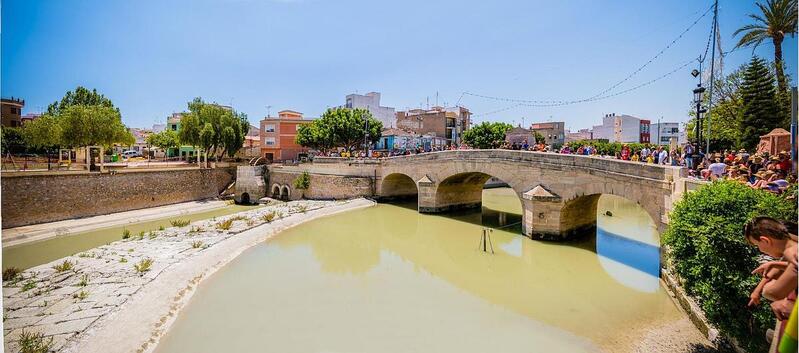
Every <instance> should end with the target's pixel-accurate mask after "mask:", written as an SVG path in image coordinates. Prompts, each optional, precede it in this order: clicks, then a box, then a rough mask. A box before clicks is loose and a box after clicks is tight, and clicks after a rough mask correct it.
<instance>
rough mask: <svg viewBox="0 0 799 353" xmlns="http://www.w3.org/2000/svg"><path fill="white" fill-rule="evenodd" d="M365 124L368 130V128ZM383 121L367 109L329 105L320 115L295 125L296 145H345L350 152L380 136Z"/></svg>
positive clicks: (328, 146)
mask: <svg viewBox="0 0 799 353" xmlns="http://www.w3.org/2000/svg"><path fill="white" fill-rule="evenodd" d="M367 125H368V129H367ZM382 131H383V123H382V122H381V121H380V120H377V119H375V118H374V117H372V113H370V112H369V111H368V110H366V109H360V108H356V109H350V108H331V109H328V110H327V111H326V112H325V113H324V114H322V117H320V118H319V119H316V120H313V121H312V122H311V123H310V124H305V125H301V126H299V127H298V128H297V137H296V138H295V140H296V142H297V144H299V145H300V146H303V147H310V148H314V149H318V150H327V149H330V148H334V147H344V148H346V149H347V150H349V151H351V150H354V149H357V148H358V146H360V145H361V144H363V142H364V139H366V136H367V133H368V142H369V143H370V144H371V143H375V142H377V141H378V140H379V139H380V136H381V134H382Z"/></svg>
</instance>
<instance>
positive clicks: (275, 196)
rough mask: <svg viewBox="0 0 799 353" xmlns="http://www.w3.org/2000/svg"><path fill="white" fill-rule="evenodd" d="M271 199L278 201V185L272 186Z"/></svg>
mask: <svg viewBox="0 0 799 353" xmlns="http://www.w3.org/2000/svg"><path fill="white" fill-rule="evenodd" d="M272 198H273V199H280V185H278V184H272Z"/></svg>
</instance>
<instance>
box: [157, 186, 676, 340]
mask: <svg viewBox="0 0 799 353" xmlns="http://www.w3.org/2000/svg"><path fill="white" fill-rule="evenodd" d="M484 195H486V197H484V198H483V204H482V206H483V208H484V209H483V212H480V211H477V212H468V211H460V212H457V213H449V214H444V215H426V214H420V213H418V212H416V210H415V207H414V205H415V203H411V204H402V205H403V207H398V205H399V204H390V205H386V204H381V205H378V206H376V207H371V208H367V209H363V210H358V211H353V212H350V213H345V214H340V215H335V216H332V217H326V218H322V219H318V220H315V221H313V222H309V223H306V224H303V225H300V226H297V227H295V228H291V229H288V230H286V231H284V232H283V233H281V234H280V235H279V236H277V237H275V238H273V239H271V240H269V241H268V242H266V243H264V244H262V245H258V246H256V247H254V248H252V249H251V250H248V251H247V252H245V253H244V254H242V255H241V256H240V257H239V258H237V259H236V260H234V261H233V262H232V263H231V264H229V265H227V266H226V267H225V268H223V269H222V270H220V272H219V273H218V274H216V275H214V276H212V277H211V278H209V279H208V280H207V281H206V282H204V283H203V284H202V285H201V286H200V288H199V289H198V291H197V292H196V293H195V295H194V296H193V297H192V300H191V302H190V303H189V306H188V307H187V308H186V309H185V311H182V312H181V313H180V315H179V317H178V319H177V321H176V322H175V324H174V326H173V327H172V328H171V329H170V331H169V332H168V333H167V335H166V337H165V338H164V339H163V341H162V342H161V344H159V347H158V349H157V351H158V352H175V351H186V352H189V351H190V352H220V351H227V352H247V351H252V350H253V347H259V349H262V351H273V352H319V351H328V352H408V351H419V352H451V351H457V352H475V353H476V352H489V351H497V350H498V349H499V350H500V351H502V352H530V351H538V352H598V351H606V352H616V351H630V350H632V349H631V347H629V346H630V345H634V344H635V342H637V341H638V340H639V339H640V338H641V337H643V335H644V334H645V333H644V332H643V331H641V330H642V329H643V328H648V327H654V326H657V325H660V324H664V323H667V322H673V321H674V320H678V319H680V318H682V317H683V316H682V314H680V312H679V310H677V308H676V307H675V306H674V304H673V303H672V301H671V299H670V298H669V297H668V295H666V294H665V292H664V291H663V290H658V289H657V287H654V289H653V290H648V289H649V288H646V286H645V285H642V284H641V283H638V282H637V281H638V280H639V279H638V278H635V276H636V274H638V275H640V276H644V277H645V278H651V279H654V280H655V281H656V280H657V277H656V276H651V275H650V274H647V273H646V272H645V271H640V270H639V269H637V268H636V267H641V268H645V266H638V265H635V266H628V265H626V263H633V264H634V263H636V262H635V261H632V260H630V259H629V258H627V257H625V256H623V255H624V254H626V252H627V250H624V249H627V248H626V245H625V246H620V244H626V243H625V239H619V238H617V239H614V240H613V241H614V242H611V243H606V242H605V240H604V239H605V238H604V237H602V236H599V237H594V236H584V237H581V240H580V241H571V242H547V241H534V240H531V239H529V238H526V237H522V236H521V235H520V233H521V229H519V228H514V227H508V228H505V229H501V230H496V231H494V233H493V235H492V238H493V241H494V248H495V250H496V254H495V255H489V254H485V253H483V252H481V251H479V250H478V249H477V247H478V240H479V238H480V230H481V228H482V227H497V226H500V225H501V224H505V225H511V224H513V223H514V222H517V221H518V219H519V218H520V216H519V209H520V206H519V202H520V201H519V198H518V196H517V194H516V193H514V192H513V191H511V190H509V189H494V190H486V191H485V192H484ZM603 199H604V198H603ZM604 200H611V201H613V199H604ZM625 205H627V206H629V205H628V204H625V203H617V204H616V206H614V205H613V204H610V206H608V205H606V204H605V203H603V202H600V206H601V207H619V209H618V210H617V211H615V212H614V216H613V217H609V218H608V219H605V220H602V221H600V227H602V226H603V225H607V227H606V228H603V229H608V230H610V231H612V232H615V233H617V234H623V235H625V236H629V238H627V239H632V240H633V241H634V242H630V244H634V245H639V244H640V243H645V244H648V245H652V246H654V245H653V244H657V242H656V234H648V235H646V236H645V235H644V234H647V233H648V231H642V230H641V229H637V230H636V231H635V232H633V233H630V234H628V233H624V231H625V230H626V229H634V228H636V227H637V225H633V224H646V223H645V222H644V221H647V220H639V219H637V218H635V217H633V218H629V217H627V218H625V217H624V215H623V212H624V211H623V209H624V207H627V206H625ZM632 206H635V205H634V204H632ZM601 210H602V211H603V212H604V211H607V210H608V209H602V208H601ZM612 212H613V211H612ZM602 222H604V223H602ZM636 222H638V223H636ZM649 222H651V220H649ZM625 227H629V228H625ZM608 244H610V248H612V249H616V250H614V251H611V253H613V254H614V255H608V256H610V257H607V256H604V255H602V254H601V253H602V252H603V251H604V250H603V249H607V248H608V246H607V245H608ZM598 250H599V252H600V254H599V256H597V251H598ZM614 257H615V258H616V259H613V258H614ZM630 273H632V274H633V275H632V277H631V276H630V275H629V274H630ZM498 347H501V348H498Z"/></svg>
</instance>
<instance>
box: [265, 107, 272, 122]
mask: <svg viewBox="0 0 799 353" xmlns="http://www.w3.org/2000/svg"><path fill="white" fill-rule="evenodd" d="M271 109H272V106H271V105H267V106H266V118H267V119H269V112H270V110H271Z"/></svg>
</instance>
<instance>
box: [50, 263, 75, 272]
mask: <svg viewBox="0 0 799 353" xmlns="http://www.w3.org/2000/svg"><path fill="white" fill-rule="evenodd" d="M73 267H75V264H74V263H72V262H71V261H69V260H64V262H62V263H60V264H58V265H54V266H53V269H54V270H55V271H56V272H64V271H69V270H71V269H72V268H73Z"/></svg>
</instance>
